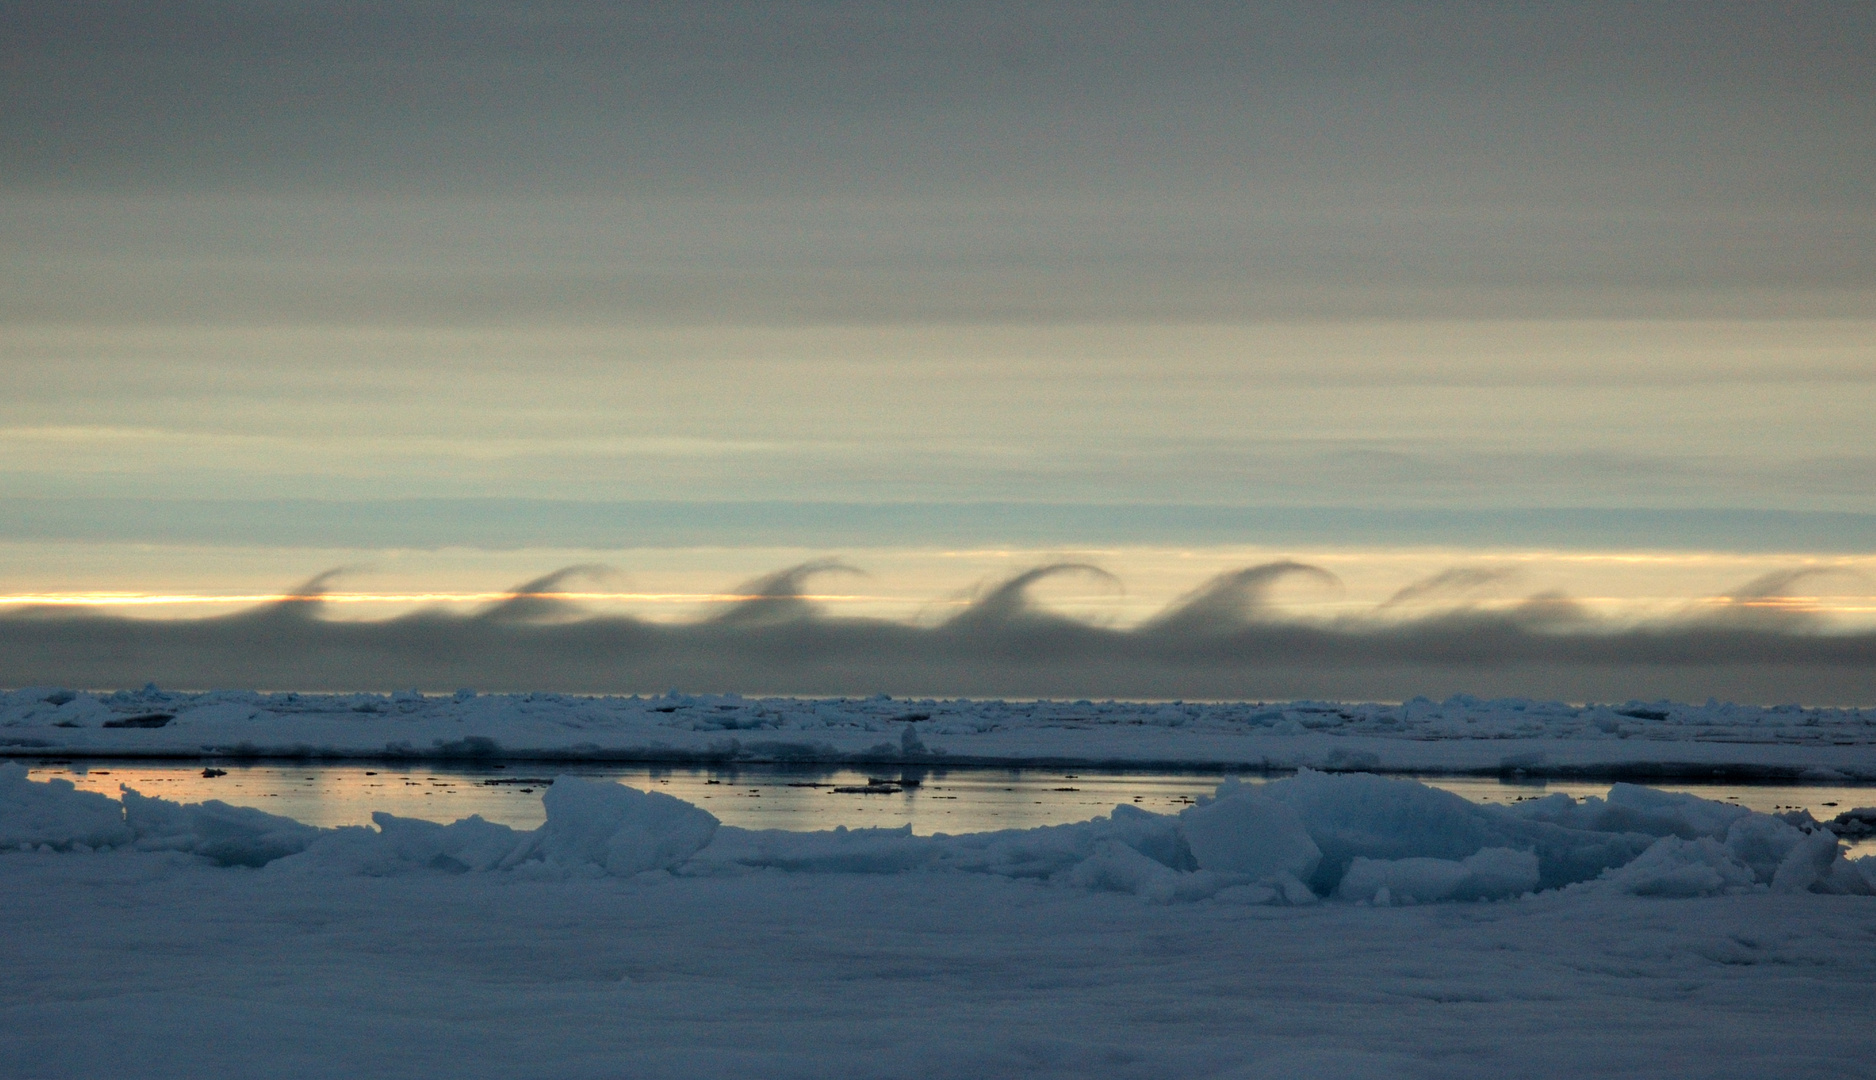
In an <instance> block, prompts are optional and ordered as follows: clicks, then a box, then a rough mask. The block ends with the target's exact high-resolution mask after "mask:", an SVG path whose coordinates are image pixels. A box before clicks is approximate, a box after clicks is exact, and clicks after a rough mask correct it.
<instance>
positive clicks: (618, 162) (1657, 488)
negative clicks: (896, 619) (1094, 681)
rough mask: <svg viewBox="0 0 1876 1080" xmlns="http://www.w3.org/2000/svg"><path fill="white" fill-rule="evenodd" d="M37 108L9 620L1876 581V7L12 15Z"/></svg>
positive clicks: (11, 57) (210, 9)
mask: <svg viewBox="0 0 1876 1080" xmlns="http://www.w3.org/2000/svg"><path fill="white" fill-rule="evenodd" d="M0 55H3V56H4V63H0V101H4V103H5V104H4V106H0V374H3V375H4V380H5V387H6V392H5V393H4V395H0V498H4V499H5V500H7V502H8V505H9V512H8V513H7V514H6V515H4V517H5V523H4V524H0V571H4V572H5V573H6V574H7V580H6V582H5V583H4V586H5V587H4V590H3V591H4V592H6V593H7V594H20V593H25V592H32V591H35V590H44V589H48V588H52V587H53V586H54V585H56V586H58V587H60V588H68V589H69V588H74V587H79V586H80V585H82V582H78V581H76V580H75V579H74V578H73V575H74V574H78V575H79V576H83V574H103V573H105V571H106V569H107V568H110V567H118V568H120V569H121V568H123V567H137V566H151V567H154V566H156V565H157V563H158V562H161V561H162V560H154V561H153V560H152V559H150V558H148V557H146V555H135V556H134V557H133V556H132V554H127V553H135V552H145V553H147V552H148V551H149V550H151V549H152V547H153V546H155V547H163V546H164V545H170V546H172V547H173V546H174V545H176V544H182V543H186V544H188V545H193V546H192V547H191V548H190V549H189V550H191V551H198V550H199V551H200V552H204V554H200V555H199V556H195V557H196V558H197V559H198V563H199V565H198V567H197V568H196V569H195V570H192V571H190V572H189V573H188V574H186V575H184V576H185V577H187V578H188V579H189V581H190V582H191V583H192V585H193V586H196V587H199V586H201V584H202V583H203V582H205V581H206V582H211V583H212V581H213V579H214V567H216V566H217V565H228V566H232V565H234V560H232V559H231V557H230V556H229V554H228V553H229V552H231V551H234V550H235V549H239V550H240V551H241V552H244V553H245V554H243V555H242V556H241V559H243V560H245V561H244V562H243V563H242V565H244V566H249V567H252V566H254V565H256V562H255V559H256V556H254V552H256V551H269V552H274V553H276V555H277V558H276V559H275V560H274V561H273V562H271V563H268V564H267V565H270V566H278V567H280V568H281V572H283V573H285V572H286V570H285V568H287V567H292V568H293V569H292V571H291V573H292V575H302V574H306V573H311V572H316V571H318V570H322V569H325V568H326V567H325V566H323V565H305V564H306V562H307V561H309V560H311V559H313V558H316V557H317V558H325V557H328V556H327V555H326V554H325V553H327V552H331V551H338V550H344V551H362V552H371V551H389V550H399V551H403V550H409V549H437V548H443V547H456V548H468V549H489V550H496V549H514V548H516V547H521V548H527V547H530V546H533V547H539V548H542V549H548V548H554V549H572V548H578V549H581V550H586V551H600V552H604V551H605V550H606V549H624V548H631V547H666V548H679V547H681V548H686V549H697V550H704V549H712V548H716V549H724V550H728V549H736V548H747V547H750V546H751V545H754V546H765V545H766V546H776V545H781V546H792V547H798V548H801V549H804V550H820V551H824V552H828V553H839V552H842V551H851V550H852V549H854V548H856V547H864V548H871V549H878V550H882V551H883V550H888V549H906V548H913V547H919V546H925V547H930V546H932V545H934V544H938V545H942V544H958V543H967V544H968V543H974V544H980V545H997V544H1002V545H1005V546H1013V547H1017V548H1023V547H1025V545H1026V546H1027V548H1028V549H1035V550H1037V551H1043V550H1044V549H1047V550H1054V551H1061V550H1066V549H1069V548H1073V547H1076V546H1077V545H1087V544H1102V543H1107V544H1113V543H1123V542H1124V543H1126V544H1131V545H1135V546H1146V547H1152V546H1154V545H1158V546H1159V547H1161V548H1167V549H1171V548H1177V547H1181V546H1185V547H1191V546H1194V545H1198V546H1203V545H1214V546H1218V545H1229V544H1233V543H1237V544H1265V545H1278V546H1281V545H1284V544H1291V545H1296V546H1298V547H1309V546H1311V545H1314V546H1315V547H1318V548H1320V547H1324V546H1326V545H1336V544H1343V545H1346V544H1357V545H1370V546H1373V547H1375V548H1377V549H1380V548H1400V547H1403V546H1411V545H1415V544H1438V545H1441V546H1443V547H1445V548H1448V549H1452V550H1454V551H1457V552H1458V554H1457V555H1455V556H1454V558H1455V559H1458V560H1462V561H1463V559H1464V557H1465V551H1466V550H1467V549H1469V548H1477V549H1481V550H1483V549H1486V548H1494V549H1496V548H1503V547H1505V546H1506V545H1507V544H1509V545H1512V546H1520V545H1521V546H1523V547H1528V548H1545V549H1555V548H1568V547H1579V548H1580V547H1594V548H1598V549H1604V550H1609V549H1625V548H1651V549H1672V550H1678V551H1722V552H1724V551H1748V550H1749V551H1755V552H1764V551H1775V552H1776V551H1784V552H1788V553H1790V554H1792V555H1794V557H1804V556H1813V555H1818V554H1820V553H1826V554H1834V555H1839V556H1867V555H1869V554H1870V549H1871V544H1870V541H1869V537H1870V536H1872V535H1876V439H1873V438H1872V434H1871V423H1870V420H1869V417H1870V416H1872V415H1876V180H1873V179H1872V178H1876V65H1872V64H1871V63H1870V62H1869V58H1870V57H1871V56H1873V55H1876V8H1873V7H1872V6H1870V5H1868V4H1850V3H1845V4H1767V3H1752V4H1736V5H1729V4H1697V5H1696V4H1644V5H1630V4H1588V3H1578V4H1558V5H1546V4H1531V3H1517V4H1439V5H1417V4H1387V5H1380V4H1348V5H1341V4H1322V3H1308V4H1253V3H1233V4H1218V5H1201V4H1167V3H1154V4H1137V5H1129V4H1074V5H1067V4H1063V5H1043V4H1021V3H1015V4H1012V3H998V4H942V5H938V4H918V5H913V4H854V3H807V4H778V3H762V4H749V5H736V4H714V5H713V4H684V5H668V4H663V5H633V4H619V3H592V4H580V3H538V4H529V3H502V4H495V3H489V4H474V3H465V4H440V3H400V2H379V3H361V4H343V3H337V4H304V3H251V2H226V3H188V2H183V3H165V4H157V5H152V4H143V3H135V4H132V3H124V4H115V3H76V2H75V3H61V4H55V5H49V4H39V3H3V4H0ZM307 500H314V501H315V502H316V504H317V505H316V506H315V505H312V504H309V503H308V502H307ZM543 500H545V503H543ZM738 507H740V508H742V509H740V510H739V509H737V508H738ZM751 507H754V508H755V509H751ZM881 507H885V508H887V509H886V510H883V511H882V510H880V508H881ZM1416 515H1418V516H1416ZM1533 515H1535V516H1533ZM1545 515H1549V516H1545ZM557 530H559V531H558V532H557ZM608 530H612V534H613V535H616V536H617V537H618V539H616V540H609V539H608V538H607V535H605V534H606V533H607V531H608ZM543 534H547V535H543ZM559 537H564V538H559ZM74 544H76V545H80V546H81V547H82V546H83V545H89V547H83V550H85V551H91V552H92V553H93V554H92V555H90V556H86V557H85V558H78V557H77V556H72V557H71V558H67V559H66V561H65V562H64V563H63V564H61V565H63V566H64V569H63V570H62V571H60V573H63V574H64V575H65V576H64V577H61V578H58V579H57V580H56V581H54V579H53V577H47V576H46V573H47V572H45V571H44V568H45V567H47V566H50V565H52V564H53V563H54V562H57V561H58V560H57V559H54V558H52V557H51V556H50V555H48V554H47V552H55V553H57V554H58V555H59V558H66V552H67V548H68V547H69V546H70V545H74ZM315 549H317V551H318V552H319V554H314V551H315ZM73 550H76V549H73ZM545 557H546V556H543V558H545ZM582 557H584V556H582ZM1013 557H1021V556H1013ZM165 558H166V559H167V561H166V562H163V565H166V566H170V567H171V568H172V569H173V568H174V567H176V566H180V565H182V563H183V562H186V561H187V560H186V559H182V558H181V557H180V556H178V557H176V558H169V557H167V556H166V557H165ZM86 559H89V560H90V561H88V562H87V561H86ZM138 559H142V560H144V561H142V562H138V561H137V560H138ZM217 560H221V561H220V562H218V561H217ZM263 561H264V560H263ZM452 565H455V564H452ZM691 565H692V566H693V568H694V567H695V566H696V565H697V564H696V562H695V560H693V562H692V564H691ZM74 567H77V568H78V569H76V570H74V569H73V568H74ZM86 567H89V568H91V569H85V568H86ZM722 567H723V571H722V572H723V573H724V574H725V575H726V576H734V575H736V574H740V573H741V572H742V570H743V568H744V563H743V560H742V559H741V558H740V557H730V556H725V557H724V559H723V562H722ZM552 568H553V567H552V566H547V565H544V566H541V567H540V570H541V571H542V572H545V571H546V570H550V569H552ZM151 572H152V573H154V572H155V571H151ZM502 572H503V573H506V572H508V570H507V564H504V569H503V571H502ZM54 576H55V577H56V575H54ZM1202 576H1203V575H1202V574H1201V575H1200V577H1202ZM289 579H290V578H283V579H282V584H284V583H285V581H286V580H289ZM99 580H100V581H102V578H100V579H99ZM123 580H124V579H123V576H122V574H121V573H120V574H119V575H118V576H117V577H115V578H113V579H112V581H113V585H112V587H131V586H127V585H124V584H123ZM242 584H243V585H244V586H245V585H246V582H245V581H244V582H243V583H242ZM725 584H728V582H727V581H725ZM957 584H968V583H957ZM1192 584H1196V581H1194V582H1193V583H1192ZM1401 584H1405V582H1402V583H1401ZM1565 584H1566V585H1567V584H1569V583H1565ZM99 587H102V585H100V586H99ZM135 587H147V588H150V589H164V588H175V587H178V586H177V583H176V581H174V580H169V581H164V580H157V579H155V578H152V579H151V580H149V581H147V582H145V583H143V584H142V585H138V586H135ZM920 587H921V588H923V587H924V586H923V585H921V586H920ZM1584 587H1588V586H1584ZM1866 591H1867V590H1866Z"/></svg>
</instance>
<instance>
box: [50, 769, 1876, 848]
mask: <svg viewBox="0 0 1876 1080" xmlns="http://www.w3.org/2000/svg"><path fill="white" fill-rule="evenodd" d="M215 767H216V768H219V769H225V770H226V775H223V776H212V777H205V776H203V775H202V772H203V769H204V766H202V765H201V764H183V763H179V762H163V763H150V762H72V763H46V764H43V765H40V766H38V767H34V768H32V769H31V770H30V772H31V775H32V776H33V778H34V779H39V780H43V779H45V778H47V777H51V776H62V777H65V778H67V779H69V780H71V781H73V782H74V783H76V784H77V785H78V786H79V787H81V788H84V789H86V790H88V791H97V792H102V793H104V794H106V795H110V796H113V797H115V796H116V795H117V794H118V785H120V784H123V785H127V786H129V787H132V788H135V789H136V790H138V791H140V792H142V793H143V794H145V795H155V796H160V797H162V798H165V799H173V800H175V801H177V802H202V801H205V800H208V799H220V800H222V801H223V802H227V803H232V804H234V805H236V806H254V807H259V808H260V809H263V810H266V811H268V812H269V813H274V814H281V815H284V816H286V817H290V818H294V819H296V820H299V821H304V822H307V823H308V824H312V825H322V826H333V825H364V824H368V823H370V821H371V814H372V812H373V811H375V810H383V811H387V812H389V813H392V814H396V815H398V816H399V817H416V818H427V819H429V820H432V821H444V822H447V821H454V820H456V819H458V818H464V817H468V816H469V815H470V814H480V815H482V817H484V818H486V819H487V820H489V821H495V822H500V823H502V824H504V825H511V826H513V827H515V828H518V829H532V828H535V827H536V826H538V825H540V824H541V822H542V821H544V820H545V818H546V815H545V813H544V812H543V810H542V808H541V792H542V791H543V790H544V789H545V788H546V787H547V786H548V785H549V784H551V783H552V782H553V778H554V776H556V775H558V774H561V773H570V774H572V775H576V776H583V777H587V778H589V779H607V780H616V781H619V782H620V783H625V784H630V785H631V786H633V787H639V788H645V789H648V790H653V791H663V792H666V793H668V794H671V795H675V796H677V797H678V798H680V799H684V800H686V801H689V802H693V803H696V804H697V805H699V806H702V807H704V808H705V809H707V810H709V811H710V812H711V813H713V814H715V815H716V816H717V817H718V818H719V819H720V820H721V821H723V822H724V823H725V824H727V825H738V826H742V827H743V828H750V829H792V830H798V831H812V830H818V829H831V828H833V827H834V826H836V825H845V826H847V827H849V828H861V827H875V826H884V827H892V828H896V827H898V826H901V825H907V824H909V825H911V826H912V831H913V832H915V833H919V834H929V833H968V832H987V831H990V830H995V829H1026V828H1032V827H1035V826H1037V825H1060V824H1064V823H1067V822H1073V821H1086V820H1087V819H1089V818H1091V817H1098V816H1100V815H1103V814H1106V813H1108V812H1109V811H1111V810H1112V809H1113V808H1114V807H1115V806H1116V805H1117V804H1120V803H1127V804H1131V805H1134V806H1138V807H1140V808H1141V809H1144V810H1152V811H1156V812H1159V813H1173V812H1177V811H1178V810H1179V809H1180V808H1181V807H1182V806H1187V805H1190V804H1191V802H1192V800H1193V799H1195V798H1196V797H1198V796H1200V795H1208V794H1210V793H1211V792H1212V790H1213V789H1214V788H1216V787H1217V786H1218V783H1219V781H1220V780H1221V779H1222V778H1223V774H1221V773H1216V772H1212V773H1201V772H1181V773H1139V772H1072V771H1066V772H1065V771H1058V770H1041V769H1021V770H1004V769H945V770H935V769H934V770H925V771H919V772H907V771H901V770H898V769H886V770H879V769H875V770H873V771H870V772H868V771H856V770H853V769H833V768H826V767H806V768H804V767H791V768H782V767H774V766H768V767H756V768H748V767H744V768H735V769H727V768H663V767H651V766H629V765H620V766H601V767H591V768H567V767H542V766H531V765H527V764H513V765H507V766H495V767H486V766H485V767H481V768H475V769H450V768H443V767H437V766H432V765H410V766H405V767H396V766H373V767H366V766H364V765H358V764H342V765H318V766H312V767H307V766H298V767H288V766H283V765H279V764H261V765H233V764H221V765H217V766H215ZM1276 778H1277V777H1268V778H1266V777H1264V776H1262V775H1259V774H1251V775H1246V776H1243V777H1242V779H1244V780H1245V781H1246V782H1247V783H1261V782H1264V781H1265V780H1266V779H1276ZM1414 779H1417V780H1419V781H1420V782H1422V783H1425V784H1428V785H1430V786H1433V787H1437V788H1442V789H1444V790H1446V791H1451V792H1453V793H1455V794H1457V795H1461V796H1463V797H1465V798H1467V799H1470V800H1472V801H1473V802H1479V803H1509V802H1515V801H1517V800H1520V799H1529V798H1533V797H1538V796H1543V795H1548V794H1552V793H1554V792H1563V793H1565V794H1567V795H1571V796H1574V797H1576V798H1582V797H1583V796H1586V795H1606V794H1608V791H1609V785H1608V784H1607V783H1594V782H1583V781H1550V782H1544V781H1535V780H1534V781H1529V782H1524V783H1512V782H1507V781H1505V780H1501V779H1499V778H1496V777H1451V776H1419V777H1414ZM869 780H887V781H892V782H893V786H894V787H896V788H898V790H896V791H886V790H854V789H869V788H880V787H881V786H880V785H872V784H869ZM901 781H904V782H905V783H904V784H903V785H902V784H901V783H900V782H901ZM1651 786H1654V787H1658V788H1661V789H1662V790H1664V791H1686V792H1691V793H1693V794H1696V795H1699V796H1700V797H1702V798H1706V799H1715V800H1719V801H1723V802H1732V803H1737V804H1739V805H1741V806H1745V807H1748V808H1750V809H1753V810H1760V811H1774V810H1788V809H1792V808H1800V807H1801V808H1804V809H1807V810H1809V811H1810V812H1811V813H1812V815H1813V816H1815V817H1817V818H1818V819H1819V820H1827V819H1829V818H1832V817H1835V816H1836V815H1837V814H1838V813H1840V812H1841V811H1843V810H1847V809H1850V808H1851V807H1855V806H1870V805H1876V785H1872V784H1860V785H1845V784H1839V785H1793V784H1737V783H1732V784H1697V783H1694V784H1690V783H1660V784H1654V785H1651ZM843 789H845V790H843ZM1859 847H1860V848H1863V849H1865V850H1861V851H1859V852H1858V854H1876V842H1869V841H1866V842H1865V843H1864V844H1862V845H1859Z"/></svg>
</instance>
